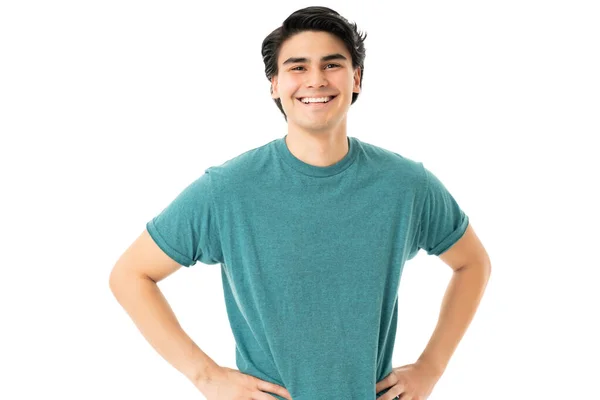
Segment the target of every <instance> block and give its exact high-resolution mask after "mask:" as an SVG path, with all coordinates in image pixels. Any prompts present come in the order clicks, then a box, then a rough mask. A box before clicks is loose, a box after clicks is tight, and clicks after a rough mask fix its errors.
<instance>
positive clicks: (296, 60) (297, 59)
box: [283, 53, 347, 65]
mask: <svg viewBox="0 0 600 400" xmlns="http://www.w3.org/2000/svg"><path fill="white" fill-rule="evenodd" d="M330 60H347V58H346V57H344V56H343V55H342V54H340V53H335V54H329V55H327V56H324V57H322V58H321V62H323V61H330ZM308 61H310V59H309V58H306V57H290V58H288V59H287V60H285V61H284V62H283V65H286V64H293V63H300V62H308Z"/></svg>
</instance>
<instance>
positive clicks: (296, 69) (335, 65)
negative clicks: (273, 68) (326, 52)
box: [291, 63, 340, 71]
mask: <svg viewBox="0 0 600 400" xmlns="http://www.w3.org/2000/svg"><path fill="white" fill-rule="evenodd" d="M330 65H333V66H334V67H339V66H340V65H339V64H331V63H330V64H327V66H330ZM298 68H304V67H300V66H298V67H294V68H292V69H291V71H299V70H298Z"/></svg>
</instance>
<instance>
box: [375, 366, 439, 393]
mask: <svg viewBox="0 0 600 400" xmlns="http://www.w3.org/2000/svg"><path fill="white" fill-rule="evenodd" d="M440 377H441V373H440V372H439V371H437V370H436V369H435V368H433V367H432V366H431V365H428V364H426V363H424V362H421V361H417V362H416V363H414V364H408V365H403V366H402V367H397V368H393V369H392V372H390V374H389V375H388V376H386V377H385V378H384V379H383V380H381V381H379V382H377V384H376V385H375V393H379V392H381V391H383V390H385V389H387V388H390V389H389V390H388V391H387V392H386V393H385V394H384V395H382V396H381V397H379V398H378V399H377V400H393V399H394V398H396V397H397V396H399V399H400V400H427V398H428V397H429V395H430V394H431V392H432V391H433V387H434V386H435V384H436V383H437V381H438V380H439V379H440Z"/></svg>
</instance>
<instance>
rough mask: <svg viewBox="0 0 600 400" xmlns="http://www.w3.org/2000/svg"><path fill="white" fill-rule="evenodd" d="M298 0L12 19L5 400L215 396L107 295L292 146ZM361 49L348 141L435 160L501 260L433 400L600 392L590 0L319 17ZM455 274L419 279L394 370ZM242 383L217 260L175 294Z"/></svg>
mask: <svg viewBox="0 0 600 400" xmlns="http://www.w3.org/2000/svg"><path fill="white" fill-rule="evenodd" d="M309 5H315V4H312V3H305V2H293V1H290V2H282V1H271V2H267V1H253V2H247V3H242V2H240V3H239V4H236V3H232V2H224V1H223V2H208V3H201V2H199V1H195V2H192V1H185V2H184V1H171V2H166V1H165V2H156V1H123V0H120V1H103V2H99V1H96V2H92V1H52V2H49V1H44V2H42V1H38V2H33V1H18V2H17V1H4V2H2V3H0V133H1V142H0V163H1V165H0V167H1V168H0V171H1V172H0V173H1V174H2V189H3V190H2V192H3V193H2V196H1V197H0V198H1V200H0V201H1V202H2V204H1V207H0V213H1V215H0V218H1V224H0V226H1V227H2V229H1V234H2V238H1V239H2V240H1V242H0V243H1V246H2V247H1V262H2V271H3V274H2V281H1V282H2V290H0V296H1V298H0V300H1V302H0V304H1V306H0V307H2V319H1V324H2V328H1V329H0V335H1V340H0V367H1V369H2V371H1V374H2V375H1V376H2V378H1V381H2V384H1V385H0V398H2V399H34V398H60V399H65V400H66V399H69V400H70V399H77V400H79V399H179V400H183V399H203V398H204V397H203V396H202V395H201V394H200V393H199V392H198V391H197V390H196V389H195V388H194V387H193V385H192V384H191V383H190V382H189V381H188V380H187V379H186V378H185V377H184V376H183V375H182V374H180V373H179V372H178V371H177V370H175V369H174V368H173V367H171V366H170V364H168V363H167V362H166V361H165V360H164V359H162V358H161V357H160V356H159V355H158V353H156V352H155V351H154V350H153V348H152V347H151V346H150V345H149V344H148V343H147V342H146V341H145V340H144V338H143V336H142V335H141V334H140V332H139V331H138V330H137V328H136V327H135V325H134V324H133V322H132V321H131V320H130V319H129V317H128V316H127V314H126V312H125V311H124V310H123V309H122V308H121V307H120V306H119V304H118V303H117V301H116V300H115V298H114V297H113V295H112V293H111V291H110V289H109V285H108V277H109V273H110V270H111V268H112V267H113V266H114V263H115V262H116V260H117V259H118V258H119V256H120V255H121V254H122V252H123V251H125V249H126V248H127V247H128V246H129V244H130V243H131V242H132V241H133V240H134V239H135V238H136V237H137V236H138V235H139V234H140V233H141V232H142V230H143V229H144V228H145V224H146V222H147V221H148V220H150V219H151V218H152V217H153V216H155V215H156V214H157V213H158V212H160V211H161V210H162V209H163V208H164V207H165V206H166V205H167V204H168V203H169V202H170V201H171V200H173V199H174V198H175V196H176V195H177V194H178V193H179V192H180V191H181V190H182V189H183V188H184V187H186V186H187V185H188V184H189V183H190V182H191V181H193V180H194V179H196V178H197V177H198V176H199V175H200V174H202V173H203V171H204V170H205V169H206V168H207V167H209V166H211V165H217V164H221V163H222V162H224V161H226V160H228V159H230V158H233V157H235V156H236V155H238V154H240V153H242V152H244V151H247V150H249V149H252V148H255V147H258V146H261V145H263V144H265V143H267V142H269V141H271V140H273V139H276V138H279V137H282V136H284V135H285V133H286V129H287V125H286V124H285V121H284V119H283V116H282V115H281V113H280V112H279V110H278V109H277V108H276V106H275V104H274V103H273V101H272V99H271V97H270V95H269V82H268V81H267V78H266V77H265V75H264V66H263V63H262V58H261V54H260V48H261V43H262V40H263V39H264V37H265V36H266V35H267V34H269V33H270V32H271V31H272V30H273V29H275V28H276V27H277V26H279V25H280V24H281V22H282V21H283V20H284V19H285V18H286V17H287V16H288V15H289V14H290V13H292V12H293V11H295V10H297V9H299V8H303V7H305V6H309ZM320 5H325V6H329V7H332V8H334V9H335V10H336V11H338V12H340V13H341V14H342V15H344V16H345V17H346V18H348V19H349V20H351V21H355V22H357V23H358V27H359V29H360V30H362V31H366V32H367V34H368V37H367V40H366V42H365V45H366V48H367V57H366V61H365V73H364V80H363V92H362V94H361V95H360V97H359V99H358V101H357V103H355V104H354V105H353V106H351V108H350V111H349V114H348V121H349V125H348V135H349V136H355V137H358V138H359V139H361V140H363V141H365V142H368V143H371V144H375V145H378V146H381V147H384V148H387V149H389V150H392V151H394V152H397V153H399V154H402V155H403V156H405V157H408V158H411V159H413V160H416V161H422V162H423V163H424V164H425V166H426V167H428V168H429V169H431V170H432V171H433V172H434V173H435V174H436V175H437V176H438V177H439V178H440V179H441V180H442V181H443V182H444V183H445V185H446V186H447V188H448V189H449V190H450V191H451V192H452V194H453V195H454V196H455V198H456V199H457V200H458V202H459V203H460V205H461V206H462V208H463V209H464V210H465V212H466V213H467V214H468V215H469V216H470V218H471V223H472V225H473V227H474V229H475V230H476V232H477V234H478V236H479V238H480V239H481V240H482V242H483V243H484V245H485V247H486V249H487V251H488V253H489V255H490V257H491V260H492V277H491V280H490V282H489V284H488V288H487V291H486V292H485V295H484V298H483V300H482V302H481V304H480V307H479V310H478V311H477V314H476V316H475V318H474V320H473V322H472V324H471V326H470V327H469V330H468V331H467V334H466V335H465V336H464V338H463V340H462V342H461V343H460V345H459V347H458V349H457V350H456V352H455V354H454V356H453V358H452V360H451V362H450V364H449V365H448V368H447V370H446V372H445V374H444V375H443V377H442V378H441V380H440V381H439V383H438V384H437V386H436V388H435V390H434V392H433V394H432V395H431V396H430V400H445V399H461V400H466V399H477V400H480V399H486V400H496V399H498V400H500V399H502V400H507V399H561V400H562V399H600V395H599V394H598V389H597V376H598V374H599V373H600V368H599V367H598V359H599V357H600V350H599V345H598V338H599V337H600V330H599V328H598V324H597V323H598V315H599V314H600V313H599V311H598V308H599V307H598V304H600V295H599V294H598V276H599V274H598V272H599V267H600V262H599V261H598V255H597V254H596V253H597V249H598V241H599V239H600V228H599V226H600V218H599V211H598V204H599V203H600V201H599V200H600V199H599V197H598V186H599V185H598V181H599V180H600V179H599V177H598V175H599V174H598V172H599V170H600V168H599V167H600V165H599V162H598V158H597V154H598V152H599V147H598V145H597V136H598V135H599V134H600V116H599V114H600V73H599V71H600V51H599V50H600V24H598V21H599V20H600V13H599V12H598V9H597V4H596V2H594V1H573V0H571V1H524V0H519V1H503V2H481V1H452V2H448V1H435V2H434V1H428V2H410V3H409V2H400V3H398V2H391V1H390V2H376V1H368V2H360V3H355V4H353V5H350V4H349V3H348V2H346V1H324V2H321V3H320ZM450 276H451V270H450V268H449V267H447V266H446V265H445V264H443V263H442V261H441V260H439V259H438V258H436V257H431V256H427V255H426V254H425V253H424V252H421V253H419V255H418V256H417V257H415V258H414V259H413V260H411V261H410V262H409V263H408V264H407V265H406V268H405V270H404V275H403V277H402V281H401V287H400V291H399V306H400V311H399V319H400V322H401V326H400V327H399V332H398V336H397V339H396V347H395V352H394V362H393V365H394V366H395V367H397V366H400V365H402V364H405V363H410V362H413V361H414V360H415V359H416V357H418V355H419V354H420V352H421V351H422V350H423V348H424V346H425V345H426V343H427V341H428V339H429V337H430V334H431V333H432V330H433V327H434V325H435V322H436V321H437V316H438V311H439V306H440V302H441V299H442V297H443V294H444V290H445V288H446V284H447V282H448V280H449V279H450ZM159 285H160V288H161V290H162V291H163V293H164V294H165V296H166V297H167V299H168V301H169V303H170V304H171V306H172V307H173V309H174V311H175V313H176V315H177V317H178V319H179V320H180V322H181V324H182V326H183V327H184V329H185V330H186V332H188V334H189V335H190V336H191V337H192V338H193V339H194V341H195V342H196V343H197V344H198V345H199V346H200V347H201V348H202V349H203V350H204V351H205V352H206V353H207V354H208V355H209V356H210V357H211V358H213V360H215V361H216V362H217V363H219V364H220V365H223V366H228V367H230V368H235V347H234V346H235V344H234V340H233V335H232V334H231V331H230V327H229V323H228V320H227V315H226V311H225V304H224V300H223V290H222V284H221V275H220V267H219V265H218V264H217V265H213V266H207V265H205V264H200V263H198V264H196V265H195V266H194V267H192V268H190V269H184V268H182V269H180V271H178V273H176V274H174V275H172V276H170V277H169V278H168V279H166V280H164V281H162V282H160V284H159Z"/></svg>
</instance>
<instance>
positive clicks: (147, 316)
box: [110, 276, 217, 384]
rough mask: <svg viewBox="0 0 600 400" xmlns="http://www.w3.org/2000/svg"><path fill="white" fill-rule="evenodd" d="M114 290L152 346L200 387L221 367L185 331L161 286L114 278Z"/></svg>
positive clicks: (147, 282)
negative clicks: (213, 370)
mask: <svg viewBox="0 0 600 400" xmlns="http://www.w3.org/2000/svg"><path fill="white" fill-rule="evenodd" d="M110 288H111V290H112V292H113V294H114V296H115V298H116V299H117V301H118V302H119V304H121V306H122V307H123V308H124V309H125V311H126V312H127V313H128V314H129V316H130V317H131V319H132V320H133V322H134V323H135V325H136V326H137V328H138V329H139V330H140V332H141V333H142V335H143V336H144V338H145V339H146V340H147V341H148V343H150V345H151V346H152V347H153V348H154V349H155V350H156V351H157V352H158V353H159V354H160V355H161V356H162V357H163V358H164V359H165V360H166V361H167V362H169V363H170V364H171V365H172V366H173V367H174V368H176V369H177V370H178V371H180V372H181V373H182V374H184V375H185V376H186V377H187V378H188V379H189V380H190V381H192V382H193V383H194V384H196V383H197V382H198V381H201V380H202V379H205V378H206V376H207V374H208V373H209V371H210V370H211V369H212V368H214V367H215V366H217V364H216V363H215V362H214V361H213V360H212V359H211V358H210V357H209V356H208V355H206V354H205V353H204V352H203V351H202V350H201V349H200V348H199V347H198V346H197V345H196V344H195V343H194V342H193V341H192V339H191V338H190V337H189V336H188V335H187V334H186V333H185V331H184V330H183V329H182V328H181V325H180V324H179V321H178V320H177V318H176V317H175V314H174V313H173V310H172V309H171V307H170V305H169V303H168V302H167V300H166V298H165V297H164V295H163V294H162V292H161V291H160V289H159V288H158V285H157V284H156V283H155V282H154V281H153V280H151V279H149V278H143V277H137V276H118V277H111V281H110Z"/></svg>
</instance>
